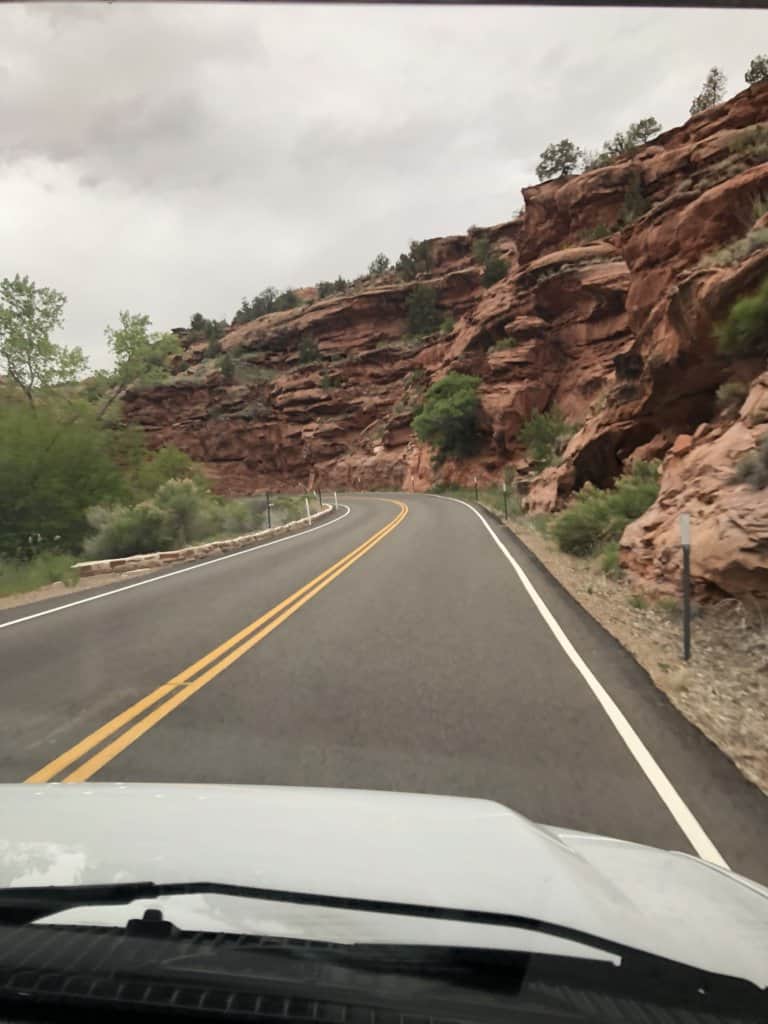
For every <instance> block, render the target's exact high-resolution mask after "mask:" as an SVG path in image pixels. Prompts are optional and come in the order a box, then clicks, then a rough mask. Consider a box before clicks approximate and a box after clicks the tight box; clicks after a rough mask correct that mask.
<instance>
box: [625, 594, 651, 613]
mask: <svg viewBox="0 0 768 1024" xmlns="http://www.w3.org/2000/svg"><path fill="white" fill-rule="evenodd" d="M627 604H628V605H629V607H630V608H636V609H637V611H640V612H644V611H645V610H646V609H647V608H648V601H647V599H646V598H644V597H643V595H642V594H630V595H629V597H628V598H627Z"/></svg>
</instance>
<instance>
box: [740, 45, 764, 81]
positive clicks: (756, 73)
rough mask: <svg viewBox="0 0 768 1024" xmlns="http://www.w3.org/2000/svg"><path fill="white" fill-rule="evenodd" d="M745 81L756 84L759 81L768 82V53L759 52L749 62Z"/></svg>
mask: <svg viewBox="0 0 768 1024" xmlns="http://www.w3.org/2000/svg"><path fill="white" fill-rule="evenodd" d="M744 81H745V82H746V83H747V84H748V85H756V84H757V83H758V82H768V53H759V54H758V55H757V56H756V57H753V58H752V60H751V61H750V62H749V67H748V68H747V71H746V74H745V75H744Z"/></svg>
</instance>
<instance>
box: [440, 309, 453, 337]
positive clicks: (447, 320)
mask: <svg viewBox="0 0 768 1024" xmlns="http://www.w3.org/2000/svg"><path fill="white" fill-rule="evenodd" d="M453 328H454V321H453V317H452V316H451V314H450V313H446V315H445V316H444V317H443V319H442V320H441V321H440V333H441V334H450V333H451V331H452V330H453Z"/></svg>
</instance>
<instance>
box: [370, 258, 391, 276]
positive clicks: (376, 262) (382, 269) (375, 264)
mask: <svg viewBox="0 0 768 1024" xmlns="http://www.w3.org/2000/svg"><path fill="white" fill-rule="evenodd" d="M390 266H391V263H390V262H389V256H386V255H385V254H384V253H383V252H380V253H379V254H378V256H375V257H374V258H373V259H372V260H371V262H370V263H369V264H368V273H369V274H370V276H371V277H379V276H380V275H381V274H385V273H386V272H387V271H388V270H389V268H390Z"/></svg>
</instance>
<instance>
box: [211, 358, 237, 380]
mask: <svg viewBox="0 0 768 1024" xmlns="http://www.w3.org/2000/svg"><path fill="white" fill-rule="evenodd" d="M216 367H217V368H218V371H219V373H220V374H221V377H222V380H223V381H224V383H225V384H231V383H232V381H233V380H234V379H235V361H234V359H233V358H232V356H231V355H230V354H229V352H225V353H224V355H223V356H219V358H218V359H217V360H216Z"/></svg>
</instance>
